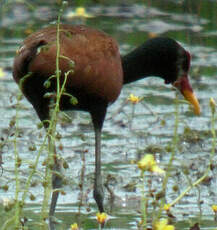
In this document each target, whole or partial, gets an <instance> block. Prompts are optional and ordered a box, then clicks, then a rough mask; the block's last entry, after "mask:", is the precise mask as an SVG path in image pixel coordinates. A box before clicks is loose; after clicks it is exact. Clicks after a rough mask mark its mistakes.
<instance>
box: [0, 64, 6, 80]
mask: <svg viewBox="0 0 217 230" xmlns="http://www.w3.org/2000/svg"><path fill="white" fill-rule="evenodd" d="M4 76H5V72H4V70H3V69H2V68H1V67H0V78H2V77H4Z"/></svg>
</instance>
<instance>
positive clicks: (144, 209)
mask: <svg viewBox="0 0 217 230" xmlns="http://www.w3.org/2000/svg"><path fill="white" fill-rule="evenodd" d="M141 180H142V187H141V211H142V228H144V229H146V226H147V197H145V173H144V171H142V172H141Z"/></svg>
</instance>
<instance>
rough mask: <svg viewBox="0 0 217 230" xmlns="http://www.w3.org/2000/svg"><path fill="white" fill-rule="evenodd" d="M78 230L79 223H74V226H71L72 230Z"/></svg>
mask: <svg viewBox="0 0 217 230" xmlns="http://www.w3.org/2000/svg"><path fill="white" fill-rule="evenodd" d="M78 229H79V228H78V225H77V223H74V224H72V225H71V230H78Z"/></svg>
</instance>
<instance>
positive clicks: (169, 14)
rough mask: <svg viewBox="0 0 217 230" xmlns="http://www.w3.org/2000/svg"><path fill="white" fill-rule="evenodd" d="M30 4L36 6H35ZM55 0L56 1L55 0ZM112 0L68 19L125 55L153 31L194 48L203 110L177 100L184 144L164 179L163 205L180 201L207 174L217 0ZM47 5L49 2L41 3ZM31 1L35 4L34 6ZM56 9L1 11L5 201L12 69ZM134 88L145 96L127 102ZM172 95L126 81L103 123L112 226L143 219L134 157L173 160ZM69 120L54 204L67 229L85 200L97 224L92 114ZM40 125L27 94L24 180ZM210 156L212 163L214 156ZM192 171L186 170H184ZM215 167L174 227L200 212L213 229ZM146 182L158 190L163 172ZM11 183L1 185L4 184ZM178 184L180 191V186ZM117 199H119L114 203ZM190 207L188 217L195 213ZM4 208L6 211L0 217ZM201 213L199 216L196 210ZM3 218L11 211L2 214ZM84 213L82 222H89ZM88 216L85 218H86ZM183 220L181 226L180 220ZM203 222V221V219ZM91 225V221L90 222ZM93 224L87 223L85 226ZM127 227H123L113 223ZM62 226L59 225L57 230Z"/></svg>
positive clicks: (31, 207)
mask: <svg viewBox="0 0 217 230" xmlns="http://www.w3.org/2000/svg"><path fill="white" fill-rule="evenodd" d="M37 2H39V1H34V6H37V5H38V4H37ZM49 2H51V3H49ZM119 2H120V3H117V1H109V2H104V1H102V3H94V2H88V5H87V7H86V10H87V12H88V13H89V14H91V15H94V17H92V18H85V19H84V18H82V19H81V18H76V19H75V18H69V17H68V16H67V15H69V14H68V13H69V12H71V11H73V10H74V5H70V6H69V7H68V8H67V10H66V12H65V14H64V15H63V20H64V21H65V22H67V23H71V24H72V23H84V24H87V25H89V26H92V27H96V28H100V29H102V30H104V31H106V32H107V33H109V34H111V35H112V36H113V37H114V38H116V39H117V40H118V42H119V44H120V50H121V53H122V54H125V53H127V52H128V51H130V50H132V49H133V48H134V47H136V46H137V45H139V44H141V43H142V42H143V41H145V40H146V39H147V38H148V37H151V36H156V35H163V36H170V37H173V38H175V39H177V40H178V41H179V42H181V43H182V44H183V45H184V47H185V48H186V49H188V50H190V52H191V54H192V68H191V82H192V85H193V88H194V89H195V91H196V94H197V96H198V98H199V101H200V103H201V108H202V114H201V116H200V117H195V116H194V115H193V114H192V112H189V106H188V105H187V104H182V105H180V124H179V129H178V133H179V135H180V142H179V145H178V150H177V154H176V156H175V161H174V170H173V172H172V177H171V178H170V179H169V182H168V193H167V197H166V199H167V202H168V203H169V202H171V201H172V200H174V199H175V198H176V197H177V196H178V194H180V192H182V191H183V189H185V188H186V187H187V186H188V185H189V184H191V183H193V182H194V181H195V180H196V179H198V178H199V176H201V175H202V173H203V172H204V171H205V169H206V167H207V165H208V163H209V154H210V151H211V134H210V133H209V129H210V116H211V111H210V108H209V98H210V97H213V98H215V99H216V100H217V98H216V94H215V91H216V87H217V78H216V76H217V43H216V39H217V33H216V30H217V25H216V24H217V14H216V10H215V9H216V8H217V2H216V1H214V0H212V1H211V0H210V1H209V0H200V1H198V0H192V1H172V0H170V1H169V0H168V1H152V0H150V1H147V3H140V2H141V1H131V0H128V1H127V2H124V1H119ZM45 4H46V5H45ZM34 6H33V7H34ZM56 14H57V8H56V6H55V4H53V2H52V1H48V2H47V3H43V1H42V2H41V3H40V4H39V7H38V6H37V8H32V5H27V4H23V3H17V4H11V5H8V6H5V7H2V8H1V15H0V17H1V20H0V27H1V29H0V70H1V73H0V82H1V84H0V98H1V100H0V130H1V145H0V151H1V153H2V154H3V159H2V160H3V162H4V164H3V168H4V172H3V175H2V176H1V177H0V186H1V188H2V189H1V190H0V197H1V198H2V199H3V198H4V197H11V198H13V197H14V189H15V183H14V180H13V178H14V155H13V152H14V147H13V143H12V142H11V141H12V139H13V133H14V130H13V127H12V126H10V125H11V123H12V121H13V117H14V116H15V105H16V96H17V93H18V88H17V86H16V85H15V83H14V82H13V80H12V77H11V75H12V73H11V67H12V62H13V57H14V54H15V51H16V49H18V47H19V44H20V43H21V41H22V40H23V38H24V37H26V36H27V34H29V33H31V32H32V31H35V30H36V29H38V28H41V27H42V26H45V25H47V24H48V23H54V22H55V20H56ZM130 93H134V94H135V95H137V96H140V97H143V100H142V101H141V102H140V103H138V104H137V105H136V106H135V108H133V107H132V105H131V104H130V103H126V99H127V97H128V96H129V94H130ZM174 98H175V93H174V91H173V90H171V87H169V86H166V85H164V83H163V81H162V80H159V79H156V78H148V79H145V80H141V81H139V82H136V83H133V84H131V85H128V86H125V87H124V89H123V91H122V94H121V96H120V97H119V99H118V101H117V102H115V104H113V105H112V106H110V108H109V111H108V114H107V118H106V122H105V124H104V129H103V131H104V132H103V141H102V152H103V176H104V181H105V182H106V184H107V187H108V188H109V189H105V192H106V201H107V206H106V207H107V210H110V212H109V213H110V214H111V215H112V216H111V220H110V221H109V222H108V225H107V229H111V228H112V229H119V228H120V229H136V228H137V227H136V223H137V222H138V221H139V210H140V205H139V201H140V196H141V193H140V189H139V188H138V182H139V175H140V172H139V171H138V169H137V166H136V165H135V164H134V163H133V162H136V161H137V160H138V159H140V157H142V156H143V155H144V154H145V153H147V152H153V153H155V155H156V159H157V160H158V161H159V162H160V163H161V164H162V166H164V167H165V168H166V164H167V162H168V160H169V157H170V155H169V153H168V149H169V145H170V143H171V141H172V138H173V130H174V110H175V107H174ZM70 116H71V117H72V122H70V123H67V122H66V121H62V122H61V123H60V125H59V126H58V131H59V133H61V135H62V138H61V140H60V141H59V142H58V147H59V151H61V153H62V155H63V157H64V159H65V161H66V162H67V163H68V164H69V169H66V170H65V171H64V175H65V179H66V185H65V186H64V191H65V192H66V194H65V195H64V196H60V199H59V200H58V208H57V213H58V215H57V216H58V219H59V220H61V223H62V225H61V226H62V227H63V228H64V229H66V228H67V227H69V224H71V223H72V222H74V220H75V218H78V217H77V213H78V209H79V206H80V202H79V201H80V200H81V197H82V202H83V206H82V207H81V212H82V215H84V216H83V217H82V216H81V217H80V220H81V222H82V226H84V228H86V229H91V228H92V229H94V228H96V223H95V219H94V215H95V212H96V206H95V203H94V200H93V198H92V182H93V172H94V155H93V153H94V133H93V130H92V126H91V123H90V119H89V115H88V114H86V113H73V114H72V115H70ZM38 122H39V120H38V118H37V116H36V114H35V112H34V111H33V109H32V107H31V106H30V104H29V103H28V102H27V101H26V100H25V99H23V100H22V104H21V108H20V110H19V138H18V143H17V144H18V149H19V153H20V157H21V158H22V167H21V168H20V170H21V171H20V173H21V178H22V183H24V182H25V180H26V178H27V176H28V174H29V164H30V163H31V162H32V161H34V157H35V156H36V152H37V150H38V149H39V147H40V145H41V143H42V140H43V135H44V131H43V130H42V129H38V128H37V123H38ZM45 157H46V151H45V152H44V154H43V155H42V156H41V158H40V164H39V173H37V174H36V175H35V176H34V178H33V182H32V187H31V191H30V192H31V193H32V194H34V196H35V197H36V200H35V201H32V200H31V199H30V198H31V196H30V198H29V199H28V200H27V202H28V205H27V209H26V211H27V212H28V215H30V216H28V217H29V218H32V219H35V218H37V217H35V214H34V213H35V212H38V211H39V210H40V206H38V205H37V204H38V203H40V202H41V200H42V198H43V197H42V192H41V191H42V186H41V183H40V181H41V179H42V176H43V174H42V173H41V172H42V171H43V166H42V163H43V161H44V159H45ZM213 162H216V156H215V157H214V160H213ZM81 172H84V178H83V180H84V183H85V187H84V188H83V191H82V192H81V191H80V190H79V186H78V185H79V183H80V180H81V176H82V174H81ZM186 172H188V173H189V174H188V173H186ZM216 175H217V172H216V164H215V163H213V170H212V171H211V172H210V174H209V177H208V179H207V180H206V181H205V182H204V183H202V184H201V185H200V186H199V187H197V188H194V189H192V190H191V191H190V192H189V193H188V195H187V196H185V197H184V198H183V199H182V200H181V201H180V202H179V203H178V204H177V205H176V206H175V207H174V208H172V210H171V212H172V214H173V215H174V216H175V217H176V218H177V219H176V221H178V224H177V229H185V228H186V229H189V225H188V223H186V222H183V221H184V220H189V218H195V217H196V218H198V216H199V215H200V214H201V213H202V225H201V229H208V228H209V227H212V226H215V223H214V222H212V220H213V214H212V210H211V205H212V204H215V203H217V193H216V186H217V178H216ZM149 178H150V179H151V180H152V186H153V188H155V189H159V186H160V184H161V180H162V178H159V177H158V176H154V177H151V176H149ZM6 185H8V190H7V191H5V190H4V189H3V188H6V187H4V186H6ZM175 187H176V190H174V188H175ZM111 191H112V195H113V194H114V196H115V201H114V202H113V203H112V202H111V197H112V196H111ZM189 210H191V211H190V213H189ZM1 212H2V211H0V214H1ZM200 212H201V213H200ZM4 215H5V214H4ZM84 217H85V218H84ZM87 217H89V218H87ZM179 221H180V222H179ZM197 221H198V219H197ZM85 226H86V227H85ZM87 226H88V227H87ZM117 226H122V227H117ZM61 229H62V228H61Z"/></svg>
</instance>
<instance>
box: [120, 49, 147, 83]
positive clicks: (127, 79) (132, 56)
mask: <svg viewBox="0 0 217 230" xmlns="http://www.w3.org/2000/svg"><path fill="white" fill-rule="evenodd" d="M141 49H142V48H141V47H138V48H137V49H135V50H134V51H132V52H131V53H129V54H127V55H125V56H123V57H122V67H123V73H124V84H127V83H131V82H134V81H137V80H139V79H142V78H144V77H147V76H148V75H149V74H150V68H148V66H147V65H146V64H145V61H144V62H143V59H144V57H146V56H147V55H146V54H145V53H144V51H143V52H142V50H141ZM144 64H145V66H144Z"/></svg>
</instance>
